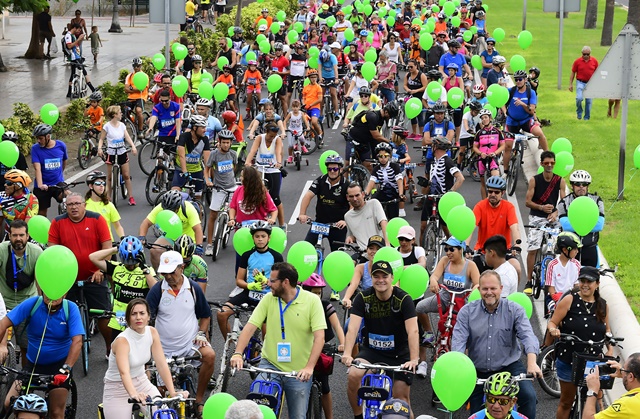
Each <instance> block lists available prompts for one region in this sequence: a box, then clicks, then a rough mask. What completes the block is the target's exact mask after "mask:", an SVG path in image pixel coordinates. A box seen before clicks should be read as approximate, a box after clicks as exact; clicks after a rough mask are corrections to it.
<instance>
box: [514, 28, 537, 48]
mask: <svg viewBox="0 0 640 419" xmlns="http://www.w3.org/2000/svg"><path fill="white" fill-rule="evenodd" d="M532 42H533V35H531V32H529V31H522V32H520V33H519V34H518V45H520V48H522V49H527V48H529V47H530V46H531V43H532Z"/></svg>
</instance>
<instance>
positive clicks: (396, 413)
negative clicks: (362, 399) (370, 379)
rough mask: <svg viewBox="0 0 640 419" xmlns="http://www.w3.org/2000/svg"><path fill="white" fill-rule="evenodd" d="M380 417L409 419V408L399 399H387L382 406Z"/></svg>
mask: <svg viewBox="0 0 640 419" xmlns="http://www.w3.org/2000/svg"><path fill="white" fill-rule="evenodd" d="M380 417H381V418H385V419H404V418H410V417H411V407H409V404H408V403H407V402H405V401H404V400H401V399H389V400H387V401H386V402H384V404H383V405H382V412H380Z"/></svg>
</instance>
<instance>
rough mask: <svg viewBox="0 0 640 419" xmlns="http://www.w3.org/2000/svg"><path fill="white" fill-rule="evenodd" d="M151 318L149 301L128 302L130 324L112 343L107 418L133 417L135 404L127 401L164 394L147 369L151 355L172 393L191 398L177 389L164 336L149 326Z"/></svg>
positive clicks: (106, 386) (105, 398) (107, 375)
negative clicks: (165, 348)
mask: <svg viewBox="0 0 640 419" xmlns="http://www.w3.org/2000/svg"><path fill="white" fill-rule="evenodd" d="M150 319H151V314H150V310H149V304H147V301H146V300H145V299H143V298H135V299H133V300H131V301H130V302H129V304H127V310H126V312H125V321H126V323H127V326H128V327H127V328H126V329H125V331H124V332H122V333H121V334H119V335H118V336H117V337H116V339H115V340H114V342H113V344H112V345H111V354H110V355H109V367H108V368H107V372H106V373H105V376H104V391H103V393H102V405H103V409H104V417H105V419H122V418H129V417H131V409H132V406H133V405H132V404H131V403H129V402H128V401H127V400H128V399H129V398H132V399H136V400H138V401H140V402H143V401H144V400H145V399H146V398H147V396H151V397H152V398H153V397H156V396H160V392H159V391H158V389H157V388H156V387H155V386H154V385H153V384H151V382H150V381H149V378H147V375H146V373H145V369H144V365H145V364H146V363H147V362H149V360H150V359H151V356H153V360H154V362H155V363H156V367H157V369H158V373H159V374H160V377H161V378H162V381H164V383H165V386H166V388H167V390H168V391H169V394H170V396H171V397H175V396H177V395H182V396H183V397H185V398H186V397H189V392H187V391H180V392H176V391H175V389H174V387H173V381H172V379H171V372H170V371H169V366H168V365H167V360H166V358H165V356H164V352H163V351H162V345H161V344H160V336H159V335H158V332H157V331H156V329H155V328H153V327H151V326H149V320H150Z"/></svg>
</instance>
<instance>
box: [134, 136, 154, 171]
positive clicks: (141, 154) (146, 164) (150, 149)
mask: <svg viewBox="0 0 640 419" xmlns="http://www.w3.org/2000/svg"><path fill="white" fill-rule="evenodd" d="M157 156H158V143H156V142H153V141H149V142H146V143H145V144H144V145H143V146H142V147H141V148H140V150H139V151H138V165H139V166H140V170H142V173H144V174H145V175H147V176H149V175H150V174H151V172H152V171H153V169H154V167H156V158H157Z"/></svg>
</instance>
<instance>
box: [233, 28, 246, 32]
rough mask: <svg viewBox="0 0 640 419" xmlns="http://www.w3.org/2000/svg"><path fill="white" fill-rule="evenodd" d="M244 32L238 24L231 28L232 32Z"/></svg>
mask: <svg viewBox="0 0 640 419" xmlns="http://www.w3.org/2000/svg"><path fill="white" fill-rule="evenodd" d="M242 32H244V31H243V30H242V28H241V27H240V26H236V27H234V28H233V33H242Z"/></svg>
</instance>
